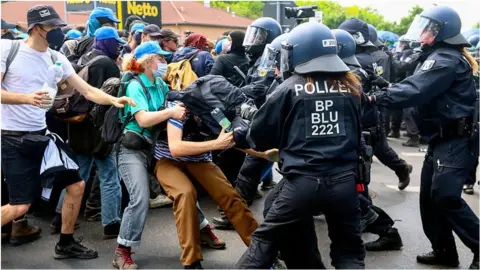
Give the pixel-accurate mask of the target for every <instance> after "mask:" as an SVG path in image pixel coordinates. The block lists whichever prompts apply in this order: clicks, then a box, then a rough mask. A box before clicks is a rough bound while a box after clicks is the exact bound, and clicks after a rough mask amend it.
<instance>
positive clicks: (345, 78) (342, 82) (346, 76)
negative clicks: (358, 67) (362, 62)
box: [306, 71, 361, 97]
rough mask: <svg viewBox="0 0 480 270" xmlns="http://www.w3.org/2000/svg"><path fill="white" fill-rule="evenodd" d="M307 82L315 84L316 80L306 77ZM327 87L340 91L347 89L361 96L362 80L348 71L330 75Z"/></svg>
mask: <svg viewBox="0 0 480 270" xmlns="http://www.w3.org/2000/svg"><path fill="white" fill-rule="evenodd" d="M306 79H307V82H309V83H311V85H313V83H315V79H313V77H311V76H307V77H306ZM327 86H328V87H332V86H333V87H335V88H337V89H340V88H341V87H342V86H343V87H347V88H348V90H350V91H351V92H352V93H353V94H354V95H356V96H358V97H359V96H360V91H359V89H360V87H361V84H360V80H359V78H358V76H357V75H355V73H353V72H351V71H347V72H345V73H336V74H329V75H328V79H327Z"/></svg>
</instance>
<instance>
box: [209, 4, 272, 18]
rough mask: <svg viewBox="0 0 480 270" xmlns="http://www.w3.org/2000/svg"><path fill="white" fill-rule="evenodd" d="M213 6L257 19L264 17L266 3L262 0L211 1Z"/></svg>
mask: <svg viewBox="0 0 480 270" xmlns="http://www.w3.org/2000/svg"><path fill="white" fill-rule="evenodd" d="M210 4H211V5H212V7H215V8H218V9H222V10H227V8H230V12H235V14H236V15H238V16H242V17H247V18H251V19H256V18H259V17H262V13H263V6H264V3H263V2H262V1H211V2H210Z"/></svg>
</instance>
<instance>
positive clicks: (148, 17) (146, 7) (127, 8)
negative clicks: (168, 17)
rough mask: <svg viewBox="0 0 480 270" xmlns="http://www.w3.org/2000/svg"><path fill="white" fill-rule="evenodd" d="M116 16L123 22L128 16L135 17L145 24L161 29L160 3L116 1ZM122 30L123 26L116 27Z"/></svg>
mask: <svg viewBox="0 0 480 270" xmlns="http://www.w3.org/2000/svg"><path fill="white" fill-rule="evenodd" d="M117 8H118V9H117V16H118V18H119V19H120V20H121V21H122V22H124V21H125V20H126V19H127V18H128V16H130V15H137V16H139V17H140V18H142V19H143V20H144V21H145V22H147V23H151V24H156V25H158V26H159V27H160V28H161V27H162V12H161V2H160V1H118V4H117ZM118 28H119V29H123V24H122V23H120V24H119V25H118Z"/></svg>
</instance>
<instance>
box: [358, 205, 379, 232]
mask: <svg viewBox="0 0 480 270" xmlns="http://www.w3.org/2000/svg"><path fill="white" fill-rule="evenodd" d="M377 218H378V214H377V213H376V212H375V211H373V210H372V209H371V208H369V210H368V211H367V212H366V213H365V214H363V215H362V217H361V218H360V229H361V230H362V232H364V231H365V229H366V228H367V227H368V225H370V224H372V223H373V222H375V220H377Z"/></svg>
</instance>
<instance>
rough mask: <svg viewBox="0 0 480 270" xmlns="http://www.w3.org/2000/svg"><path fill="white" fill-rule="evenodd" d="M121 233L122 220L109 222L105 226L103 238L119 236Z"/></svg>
mask: <svg viewBox="0 0 480 270" xmlns="http://www.w3.org/2000/svg"><path fill="white" fill-rule="evenodd" d="M119 233H120V222H115V223H113V224H108V225H107V226H105V227H103V240H107V239H113V238H117V236H118V234H119Z"/></svg>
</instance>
